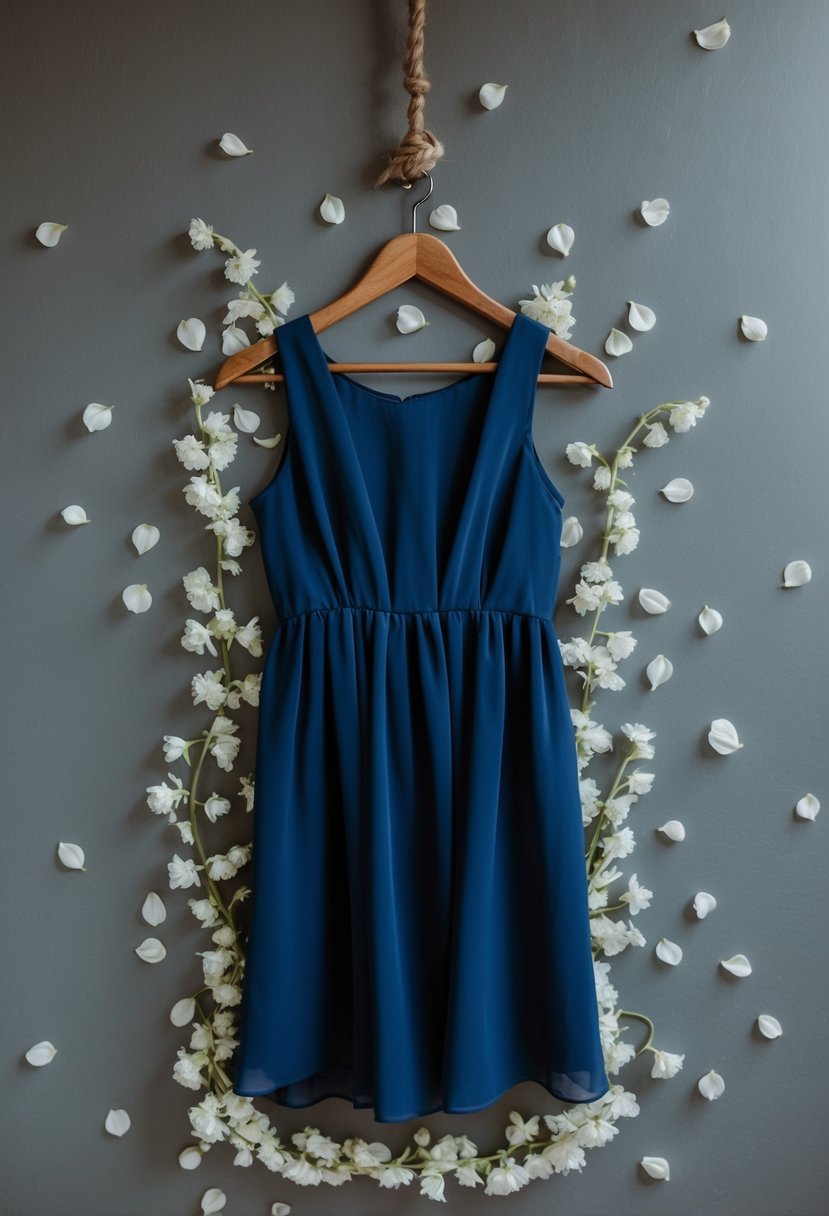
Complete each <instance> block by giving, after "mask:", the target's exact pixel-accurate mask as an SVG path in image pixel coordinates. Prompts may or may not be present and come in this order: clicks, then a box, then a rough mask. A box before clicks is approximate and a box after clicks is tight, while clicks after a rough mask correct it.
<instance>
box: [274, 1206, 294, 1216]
mask: <svg viewBox="0 0 829 1216" xmlns="http://www.w3.org/2000/svg"><path fill="white" fill-rule="evenodd" d="M290 1210H291V1205H290V1204H289V1203H272V1204H271V1216H288V1214H289V1212H290Z"/></svg>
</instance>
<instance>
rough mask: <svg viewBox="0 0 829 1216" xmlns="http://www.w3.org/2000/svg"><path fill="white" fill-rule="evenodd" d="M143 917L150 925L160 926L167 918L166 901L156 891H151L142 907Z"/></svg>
mask: <svg viewBox="0 0 829 1216" xmlns="http://www.w3.org/2000/svg"><path fill="white" fill-rule="evenodd" d="M141 915H142V916H143V917H144V920H145V921H146V922H147V924H148V925H153V926H155V925H160V924H161V923H162V921H164V920H166V918H167V909H166V908H165V906H164V900H163V899H162V898H161V896H160V895H157V894H156V892H155V891H150V893H149V895H148V896H147V898H146V899H145V900H144V902H143V904H142V905H141Z"/></svg>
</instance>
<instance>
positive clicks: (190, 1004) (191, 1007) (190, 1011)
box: [170, 996, 196, 1026]
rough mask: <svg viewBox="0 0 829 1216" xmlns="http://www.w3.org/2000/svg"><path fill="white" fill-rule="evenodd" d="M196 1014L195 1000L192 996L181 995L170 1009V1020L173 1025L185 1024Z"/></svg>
mask: <svg viewBox="0 0 829 1216" xmlns="http://www.w3.org/2000/svg"><path fill="white" fill-rule="evenodd" d="M195 1016H196V1002H195V1000H194V999H193V997H192V996H185V997H182V999H181V1000H180V1001H176V1003H175V1005H174V1006H173V1008H172V1009H171V1010H170V1021H171V1022H172V1023H173V1025H174V1026H187V1025H189V1023H190V1022H192V1021H193V1018H194V1017H195Z"/></svg>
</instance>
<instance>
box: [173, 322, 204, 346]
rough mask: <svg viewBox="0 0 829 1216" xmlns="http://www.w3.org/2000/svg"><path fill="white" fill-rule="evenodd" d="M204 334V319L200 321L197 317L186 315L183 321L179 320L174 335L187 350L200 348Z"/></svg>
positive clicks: (202, 344)
mask: <svg viewBox="0 0 829 1216" xmlns="http://www.w3.org/2000/svg"><path fill="white" fill-rule="evenodd" d="M206 336H207V330H206V329H205V327H204V321H200V320H199V318H198V317H188V318H187V319H186V320H185V321H180V322H179V325H178V329H177V330H176V337H177V338H178V340H179V342H180V343H181V345H182V346H186V347H187V349H188V350H201V348H202V347H203V346H204V339H205V337H206Z"/></svg>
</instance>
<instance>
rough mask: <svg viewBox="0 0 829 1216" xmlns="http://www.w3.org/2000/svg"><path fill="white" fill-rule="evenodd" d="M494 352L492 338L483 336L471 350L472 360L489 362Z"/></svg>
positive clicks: (474, 361)
mask: <svg viewBox="0 0 829 1216" xmlns="http://www.w3.org/2000/svg"><path fill="white" fill-rule="evenodd" d="M494 354H495V343H494V342H493V341H492V338H484V340H483V342H479V343H478V344H477V346H476V347H475V349H474V350H473V351H472V362H473V363H489V361H490V359H491V358H492V356H493V355H494Z"/></svg>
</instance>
